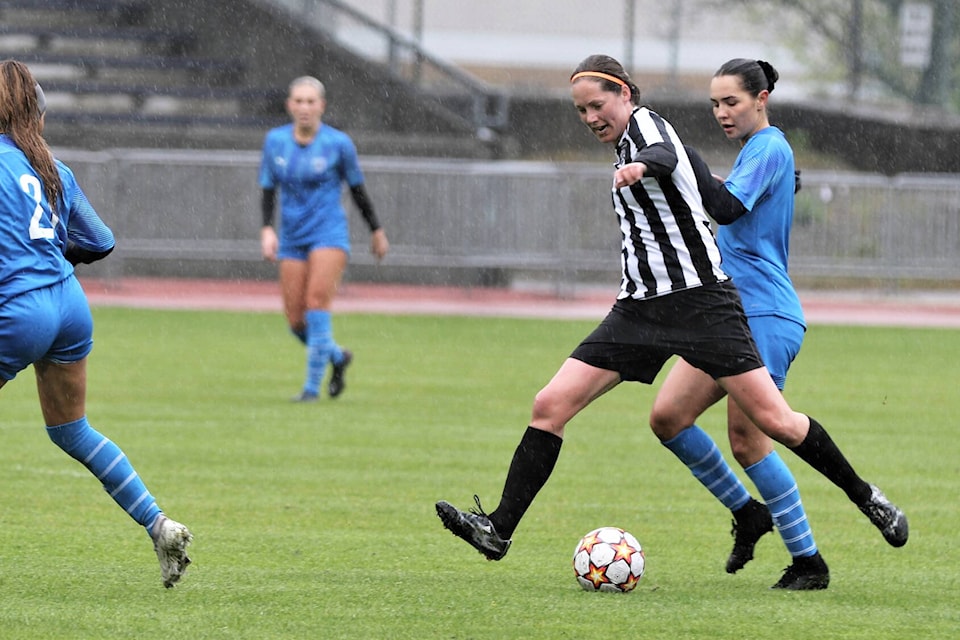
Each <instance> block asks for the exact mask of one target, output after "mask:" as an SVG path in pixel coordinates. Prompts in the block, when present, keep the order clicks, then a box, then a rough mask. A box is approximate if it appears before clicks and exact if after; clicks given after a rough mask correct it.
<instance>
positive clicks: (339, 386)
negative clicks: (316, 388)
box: [327, 349, 353, 398]
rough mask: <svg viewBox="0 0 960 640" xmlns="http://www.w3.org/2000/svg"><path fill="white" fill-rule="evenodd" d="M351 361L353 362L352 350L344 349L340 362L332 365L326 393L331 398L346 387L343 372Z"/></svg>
mask: <svg viewBox="0 0 960 640" xmlns="http://www.w3.org/2000/svg"><path fill="white" fill-rule="evenodd" d="M351 362H353V352H352V351H348V350H347V349H344V350H343V359H342V360H340V364H335V365H333V373H332V374H330V382H328V383H327V394H329V395H330V397H331V398H336V397H337V396H339V395H340V394H341V393H343V390H344V389H345V388H346V387H347V383H346V381H344V379H343V374H344V372H346V370H347V367H349V366H350V363H351Z"/></svg>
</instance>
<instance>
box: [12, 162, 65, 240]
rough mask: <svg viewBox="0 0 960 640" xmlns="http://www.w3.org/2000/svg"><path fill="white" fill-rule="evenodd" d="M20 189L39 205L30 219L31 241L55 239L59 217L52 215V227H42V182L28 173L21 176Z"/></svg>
mask: <svg viewBox="0 0 960 640" xmlns="http://www.w3.org/2000/svg"><path fill="white" fill-rule="evenodd" d="M20 188H21V189H23V191H24V193H26V194H27V195H28V196H30V197H31V198H33V201H34V202H36V203H37V206H36V208H35V209H34V210H33V216H31V217H30V239H31V240H51V239H52V238H53V227H56V226H57V223H58V222H60V218H59V216H57V214H55V213H52V214H50V217H51V219H52V222H53V225H52V227H41V226H40V222H41V220H40V219H41V218H42V217H43V207H42V206H40V200H41V198H42V197H43V189H42V188H41V186H40V181H39V180H38V179H37V177H36V176H32V175H30V174H28V173H25V174H23V175H22V176H20Z"/></svg>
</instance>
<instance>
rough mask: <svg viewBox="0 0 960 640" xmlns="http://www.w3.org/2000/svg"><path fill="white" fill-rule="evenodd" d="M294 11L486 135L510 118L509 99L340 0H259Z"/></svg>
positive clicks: (305, 21)
mask: <svg viewBox="0 0 960 640" xmlns="http://www.w3.org/2000/svg"><path fill="white" fill-rule="evenodd" d="M257 1H258V2H260V3H262V4H266V5H272V6H274V7H280V8H282V9H284V10H286V11H288V12H289V13H290V14H291V15H293V16H294V17H295V18H296V19H297V20H298V21H299V22H301V23H302V24H305V25H308V26H310V27H313V28H315V29H319V30H320V31H322V32H323V33H324V34H326V35H327V36H328V37H330V38H332V39H333V40H334V41H336V42H337V43H338V44H340V45H341V46H343V47H344V48H346V49H348V50H350V51H351V52H353V53H354V54H356V55H358V56H360V57H362V58H364V59H366V60H369V61H371V62H375V63H377V64H381V65H383V66H384V67H385V68H386V69H388V70H389V71H390V73H392V74H393V75H394V76H396V77H397V78H400V79H402V80H404V81H406V82H407V83H409V84H410V85H411V86H413V87H416V88H417V89H418V90H419V91H420V92H422V93H425V94H427V95H430V96H432V97H434V98H435V99H437V101H438V102H439V103H440V104H442V105H443V106H444V107H446V108H447V109H448V110H450V111H452V112H454V113H456V114H457V115H459V116H460V117H461V118H464V119H465V120H466V121H467V122H469V123H471V124H472V125H473V127H474V129H475V130H476V131H477V132H478V133H479V134H480V135H481V136H484V135H488V134H489V133H492V132H496V131H499V130H500V129H502V128H503V127H504V126H505V125H506V124H507V120H508V115H509V106H510V105H509V99H508V97H507V96H506V95H505V94H503V93H502V92H500V91H498V90H497V89H495V88H494V87H491V86H488V85H487V84H486V83H484V82H483V81H482V80H480V79H479V78H477V77H475V76H473V75H472V74H470V73H468V72H466V71H464V70H463V69H461V68H459V67H457V66H455V65H453V64H450V63H448V62H445V61H444V60H441V59H440V58H437V57H435V56H433V55H431V54H430V53H428V52H427V51H425V50H424V49H423V47H422V46H421V45H420V43H419V42H417V41H416V40H414V39H413V38H410V37H408V36H405V35H404V34H402V33H400V32H399V31H397V30H396V29H394V28H392V27H390V26H388V25H385V24H381V23H380V22H378V21H376V20H374V19H373V18H371V17H370V16H368V15H366V14H364V13H362V12H360V11H358V10H357V9H354V8H353V7H351V6H349V5H348V4H346V3H344V2H340V0H257Z"/></svg>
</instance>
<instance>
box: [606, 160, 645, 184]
mask: <svg viewBox="0 0 960 640" xmlns="http://www.w3.org/2000/svg"><path fill="white" fill-rule="evenodd" d="M646 172H647V165H646V164H644V163H642V162H631V163H630V164H625V165H623V166H622V167H620V168H619V169H617V170H616V171H614V172H613V187H614V188H615V189H621V188H623V187H629V186H630V185H632V184H636V183H638V182H640V180H641V179H643V174H644V173H646Z"/></svg>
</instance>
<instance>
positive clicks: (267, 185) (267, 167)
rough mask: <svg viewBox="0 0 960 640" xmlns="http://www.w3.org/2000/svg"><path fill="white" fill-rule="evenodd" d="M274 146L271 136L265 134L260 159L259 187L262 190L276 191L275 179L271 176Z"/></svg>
mask: <svg viewBox="0 0 960 640" xmlns="http://www.w3.org/2000/svg"><path fill="white" fill-rule="evenodd" d="M273 147H274V144H273V142H272V135H271V134H269V133H268V134H267V137H266V138H265V139H264V141H263V153H262V154H261V157H260V177H259V180H260V187H261V188H262V189H276V188H277V182H276V177H275V176H274V175H273V165H272V161H271V159H272V158H273V156H274V155H276V154H275V153H274V151H273Z"/></svg>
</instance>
